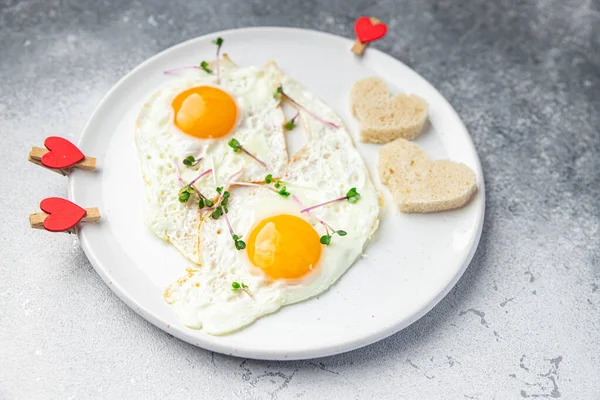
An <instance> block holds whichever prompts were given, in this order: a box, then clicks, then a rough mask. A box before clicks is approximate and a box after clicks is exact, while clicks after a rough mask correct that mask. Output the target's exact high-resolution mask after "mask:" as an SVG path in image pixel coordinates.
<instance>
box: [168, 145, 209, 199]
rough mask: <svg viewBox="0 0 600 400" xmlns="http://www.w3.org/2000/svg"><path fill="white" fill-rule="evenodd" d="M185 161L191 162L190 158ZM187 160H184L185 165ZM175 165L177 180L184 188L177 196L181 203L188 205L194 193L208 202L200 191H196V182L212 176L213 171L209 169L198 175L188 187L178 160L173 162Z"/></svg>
mask: <svg viewBox="0 0 600 400" xmlns="http://www.w3.org/2000/svg"><path fill="white" fill-rule="evenodd" d="M190 157H192V156H190ZM192 158H193V157H192ZM185 160H188V161H189V157H187V158H186V159H185ZM185 160H184V164H185ZM200 160H201V159H200ZM198 162H199V161H198ZM173 164H174V165H175V173H176V174H177V180H178V181H179V184H180V185H181V186H182V188H181V189H180V190H179V192H178V194H177V198H178V200H179V202H180V203H187V201H188V200H189V199H190V196H191V195H192V194H194V193H196V194H197V195H198V197H199V198H200V200H205V201H206V200H208V199H207V198H206V197H205V196H204V195H203V194H202V193H200V191H199V190H198V189H196V187H195V186H194V184H195V183H196V182H198V181H199V180H200V179H202V178H203V177H205V176H206V175H208V174H210V173H211V172H212V169H207V170H206V171H204V172H203V173H201V174H200V175H198V176H197V177H195V178H194V179H192V181H191V182H190V183H188V184H187V185H186V184H185V182H184V181H183V179H181V173H180V171H179V164H178V163H177V160H173Z"/></svg>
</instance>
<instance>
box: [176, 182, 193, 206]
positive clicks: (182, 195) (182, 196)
mask: <svg viewBox="0 0 600 400" xmlns="http://www.w3.org/2000/svg"><path fill="white" fill-rule="evenodd" d="M192 194H194V189H192V188H191V186H189V185H186V186H184V187H182V188H181V190H180V191H179V194H178V195H179V202H180V203H186V202H187V201H188V200H189V199H190V196H191V195H192Z"/></svg>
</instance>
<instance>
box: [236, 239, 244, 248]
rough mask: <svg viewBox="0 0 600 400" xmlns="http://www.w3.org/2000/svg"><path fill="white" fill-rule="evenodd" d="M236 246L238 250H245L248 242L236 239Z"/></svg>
mask: <svg viewBox="0 0 600 400" xmlns="http://www.w3.org/2000/svg"><path fill="white" fill-rule="evenodd" d="M235 248H236V249H238V250H244V249H245V248H246V243H245V242H244V241H243V240H236V241H235Z"/></svg>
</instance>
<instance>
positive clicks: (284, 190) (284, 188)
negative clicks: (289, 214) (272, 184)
mask: <svg viewBox="0 0 600 400" xmlns="http://www.w3.org/2000/svg"><path fill="white" fill-rule="evenodd" d="M277 193H279V194H280V195H281V196H283V197H288V196H289V195H290V194H291V193H290V192H288V191H287V190H286V187H285V186H284V187H282V188H281V190H279V192H277Z"/></svg>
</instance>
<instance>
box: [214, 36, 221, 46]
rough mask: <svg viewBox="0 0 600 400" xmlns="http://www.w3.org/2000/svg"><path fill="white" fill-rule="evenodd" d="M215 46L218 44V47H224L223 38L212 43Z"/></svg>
mask: <svg viewBox="0 0 600 400" xmlns="http://www.w3.org/2000/svg"><path fill="white" fill-rule="evenodd" d="M212 42H213V44H216V45H217V46H222V45H223V38H221V37H218V38H216V39H215V40H213V41H212Z"/></svg>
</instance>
